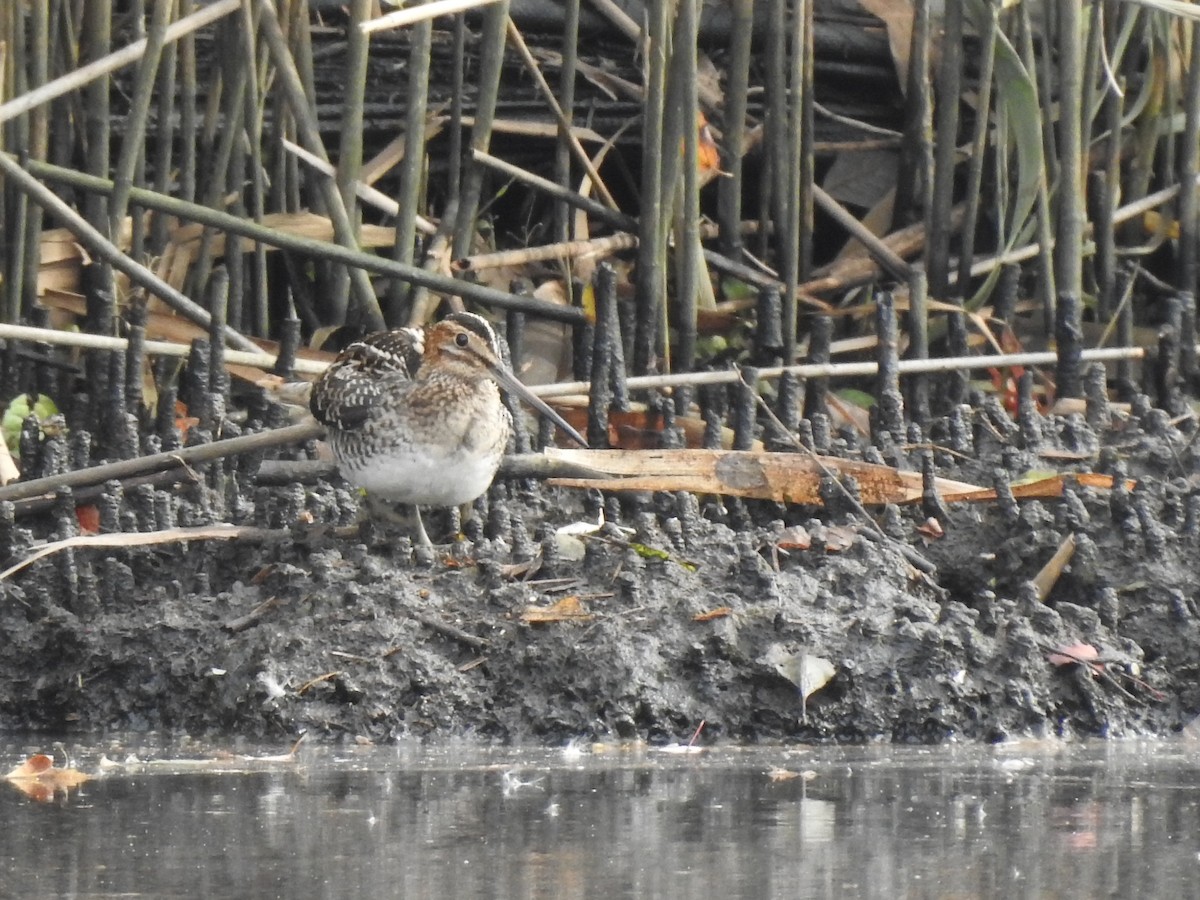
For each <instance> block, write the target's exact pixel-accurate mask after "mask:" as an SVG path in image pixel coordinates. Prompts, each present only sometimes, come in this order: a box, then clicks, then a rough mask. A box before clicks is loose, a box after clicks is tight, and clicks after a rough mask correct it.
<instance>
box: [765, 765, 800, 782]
mask: <svg viewBox="0 0 1200 900" xmlns="http://www.w3.org/2000/svg"><path fill="white" fill-rule="evenodd" d="M799 777H800V773H799V772H793V771H792V770H791V769H785V768H783V767H781V766H771V768H769V769H767V778H769V779H771V781H791V780H792V779H793V778H799Z"/></svg>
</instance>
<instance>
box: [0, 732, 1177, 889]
mask: <svg viewBox="0 0 1200 900" xmlns="http://www.w3.org/2000/svg"><path fill="white" fill-rule="evenodd" d="M126 748H127V749H133V750H138V749H141V751H142V753H143V754H145V755H158V756H164V755H169V751H166V750H163V749H162V748H156V749H152V750H148V749H147V748H146V747H144V746H143V747H141V748H139V747H138V745H137V744H134V743H130V744H128V745H126ZM32 749H36V748H31V747H29V746H27V745H24V744H21V743H16V742H12V741H0V754H3V755H2V756H0V768H3V770H7V769H8V768H9V767H10V766H11V765H14V764H15V762H16V761H17V760H19V759H20V758H22V757H23V756H24V755H25V754H27V753H29V752H31V750H32ZM42 749H45V748H42ZM263 752H266V753H273V752H278V748H271V749H267V750H264V751H263ZM97 757H98V751H97V752H96V753H93V754H91V755H88V754H87V753H84V754H83V755H82V756H81V759H80V760H78V761H77V765H78V766H79V767H80V768H82V769H84V770H86V771H95V769H96V761H97ZM60 761H61V759H60ZM251 768H253V767H251ZM779 769H783V770H787V771H790V772H796V773H801V772H803V773H806V774H805V776H804V777H796V778H791V779H790V780H781V779H779V778H778V776H779V775H780V774H781V773H780V772H779V771H777V770H779ZM773 770H776V771H775V772H774V774H775V775H776V776H777V777H775V778H772V777H771V776H770V775H769V774H768V773H771V772H772V771H773ZM530 782H532V783H530ZM0 861H2V864H3V866H4V871H3V879H2V881H0V897H2V898H5V900H7V898H60V897H61V898H96V900H98V898H116V897H121V898H126V897H137V898H141V897H146V898H177V897H180V898H181V897H188V898H191V897H204V898H271V897H278V898H288V900H304V898H326V897H329V898H334V897H337V898H342V897H350V898H362V900H365V898H372V900H373V898H388V897H412V898H425V897H429V898H475V897H502V898H555V900H557V898H565V900H570V898H584V897H603V898H613V897H687V898H701V897H721V898H725V897H788V898H792V897H796V898H826V897H833V898H842V897H846V898H853V897H867V898H874V897H878V898H888V900H899V898H956V900H957V898H991V897H997V898H999V897H1004V898H1012V897H1038V898H1041V897H1053V898H1060V897H1063V898H1065V897H1079V898H1089V900H1091V898H1101V897H1123V898H1124V897H1154V898H1174V897H1180V898H1183V897H1200V750H1197V748H1196V747H1195V745H1190V744H1185V743H1154V744H1151V743H1109V744H1095V745H1072V746H1064V745H1046V744H1027V745H1008V746H1004V747H950V748H930V749H916V748H895V747H872V748H861V747H860V748H811V749H808V748H796V747H774V748H763V747H758V748H753V749H718V750H709V751H707V752H705V753H703V754H700V755H688V756H682V755H670V754H664V753H658V752H653V751H648V750H645V749H643V750H642V751H640V752H616V751H611V752H605V753H595V754H592V753H588V754H584V755H581V756H572V755H568V754H564V753H563V752H561V751H551V750H541V749H537V750H529V749H525V750H521V749H511V748H506V749H502V750H497V749H482V748H479V747H474V746H455V747H453V748H445V749H429V748H424V747H414V746H407V747H387V748H365V749H361V750H360V749H353V750H347V749H335V748H328V747H325V748H322V747H305V748H303V749H302V750H301V752H300V756H299V760H298V761H297V762H295V763H284V764H280V765H278V766H275V767H271V768H270V770H268V771H263V770H261V769H260V770H259V771H240V772H234V771H230V772H213V771H195V772H181V771H179V770H178V769H176V770H174V771H171V770H170V769H169V768H167V769H166V770H164V771H144V770H143V771H141V772H135V773H124V774H114V775H109V776H107V777H104V778H100V779H97V780H93V781H90V782H88V783H87V784H85V785H83V786H82V787H81V788H79V789H77V790H75V791H72V792H71V793H70V795H69V796H68V797H66V798H65V799H64V798H63V797H61V796H60V797H58V798H57V799H56V800H55V801H54V802H52V803H38V802H35V801H33V800H31V799H29V798H27V797H26V796H24V795H23V794H21V793H20V792H18V791H17V790H15V789H13V788H11V787H9V786H8V785H3V784H0Z"/></svg>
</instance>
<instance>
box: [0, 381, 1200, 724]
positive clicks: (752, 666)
mask: <svg viewBox="0 0 1200 900" xmlns="http://www.w3.org/2000/svg"><path fill="white" fill-rule="evenodd" d="M956 416H957V419H956V418H951V419H944V420H940V421H938V422H935V423H934V425H933V427H932V428H931V435H932V438H933V440H934V442H935V443H936V444H937V445H939V446H940V447H942V448H943V449H938V450H936V451H929V450H921V449H916V450H910V451H907V452H905V451H901V450H894V451H893V452H892V455H891V456H890V457H889V458H888V461H889V462H893V461H898V462H899V463H901V464H902V465H903V466H906V467H909V468H913V469H917V470H919V469H920V468H921V466H922V464H923V463H927V462H933V463H934V464H935V467H936V469H937V473H938V474H939V475H943V476H947V477H953V478H959V479H962V480H967V481H972V482H974V483H977V484H985V485H988V486H993V485H997V486H999V487H1000V496H1001V499H999V500H996V501H991V502H986V503H974V504H956V505H954V506H952V507H950V508H949V509H940V510H939V508H938V504H937V502H936V501H935V500H934V499H933V498H929V499H928V500H927V501H926V503H925V504H924V505H922V504H916V505H914V506H911V507H903V508H900V507H890V508H885V509H882V510H878V509H877V510H873V513H874V514H875V518H876V521H877V522H878V523H879V525H880V528H881V530H882V531H883V532H884V535H885V537H886V539H885V540H882V541H881V540H878V539H877V538H871V537H869V536H868V535H866V534H864V533H862V532H861V531H856V530H855V528H856V522H858V521H860V519H859V517H858V516H857V515H856V514H855V513H853V512H852V511H849V510H844V509H839V508H838V504H837V503H836V502H834V501H831V505H830V506H829V507H828V508H825V509H817V508H802V507H796V506H792V507H786V508H785V507H782V506H780V505H778V504H772V503H767V502H742V501H736V500H734V501H727V502H725V503H719V502H717V501H716V500H715V499H714V498H697V497H695V496H693V495H689V494H678V495H675V494H665V495H664V494H659V495H624V496H622V497H620V498H618V497H616V496H610V497H608V498H605V499H602V498H601V497H600V495H599V494H598V493H596V492H590V493H589V492H583V491H572V490H566V489H558V488H549V487H545V486H543V485H540V484H533V483H530V482H525V481H511V480H510V481H506V482H497V484H496V485H494V486H493V488H492V491H491V494H490V496H489V497H488V498H487V500H486V502H481V505H480V510H479V515H478V517H477V519H476V521H475V522H469V523H468V524H467V526H466V529H465V530H466V532H467V535H468V536H469V537H468V539H467V540H464V541H460V542H458V543H457V544H455V545H453V546H450V547H444V548H439V551H438V553H437V554H436V555H434V556H433V557H430V556H428V555H425V554H421V553H416V554H414V553H413V552H412V547H411V544H410V542H409V541H408V540H407V539H406V538H404V537H403V536H402V534H401V533H400V532H398V531H396V530H395V529H394V528H393V527H388V528H383V527H380V526H375V525H367V526H365V527H363V528H361V529H357V530H356V529H355V528H354V527H353V523H354V522H355V519H356V516H357V509H356V507H357V500H356V498H355V496H354V495H353V494H352V493H351V492H350V491H349V490H348V489H347V487H346V486H345V485H344V484H342V483H341V482H340V481H338V480H337V479H336V478H335V479H334V480H333V481H332V483H331V482H329V481H325V480H321V481H317V482H316V483H313V484H309V485H300V484H292V485H288V486H285V487H263V486H258V485H256V482H255V478H256V472H257V461H255V460H250V459H242V460H240V461H236V462H235V461H224V462H219V463H213V464H209V465H208V466H207V467H206V468H202V469H200V470H198V471H197V472H196V474H197V476H198V477H199V479H200V481H199V482H197V483H193V484H191V485H185V486H174V487H172V486H167V487H157V488H156V487H151V486H145V485H144V486H141V487H137V488H131V489H129V490H121V489H120V487H119V486H117V485H115V484H114V485H110V486H109V487H108V489H107V490H106V492H105V494H104V496H102V497H101V498H100V500H99V501H97V506H98V507H99V510H100V519H101V523H102V526H103V527H105V529H106V530H111V531H139V530H140V531H149V530H153V529H155V528H163V527H170V526H173V525H201V524H207V523H211V522H235V523H245V524H248V525H255V526H259V527H261V528H264V529H267V531H265V532H264V534H267V535H268V536H269V537H270V538H271V539H269V540H259V539H247V540H240V541H230V542H215V541H214V542H194V543H189V544H176V545H163V546H155V547H147V548H133V549H119V550H91V549H76V550H67V551H64V552H60V553H58V554H55V555H53V556H50V557H47V558H45V559H43V560H40V561H38V562H36V563H34V564H33V565H31V566H30V567H28V568H26V569H24V570H22V571H21V572H18V573H16V574H13V575H11V576H9V577H8V578H7V579H6V580H4V581H3V582H2V583H0V590H2V591H3V601H2V603H0V634H3V639H4V645H5V652H4V653H3V655H2V656H0V727H3V728H6V729H29V728H33V729H47V730H55V731H61V730H64V729H68V730H83V731H95V730H100V729H107V728H120V729H135V730H136V729H163V730H168V731H183V732H189V733H214V732H220V733H236V734H242V735H247V736H253V737H263V738H269V739H276V738H285V737H290V736H294V735H296V734H297V733H298V732H300V731H303V730H308V731H309V732H311V733H314V734H315V735H319V736H323V737H326V738H332V739H359V738H362V739H371V740H376V741H386V740H390V739H395V738H398V737H400V736H412V735H418V736H428V737H431V738H440V737H448V736H455V735H472V736H476V737H481V738H484V739H496V740H513V741H518V740H521V741H524V740H533V741H562V740H566V739H569V738H572V737H578V736H595V737H606V738H613V737H617V736H619V737H621V738H643V739H648V740H651V741H668V740H678V739H686V738H687V737H688V736H689V735H691V734H692V733H693V732H694V731H695V730H696V728H697V726H698V725H699V724H700V723H701V722H702V721H703V722H704V723H705V728H704V732H703V735H704V739H705V740H713V739H732V740H739V741H747V740H751V741H752V740H756V739H766V738H783V739H790V740H837V741H862V740H874V739H884V740H894V741H920V742H936V741H945V740H951V739H959V738H961V739H977V740H998V739H1003V738H1006V737H1016V736H1023V735H1037V736H1044V735H1067V736H1073V735H1101V736H1116V735H1131V734H1160V735H1163V734H1170V733H1172V732H1175V731H1178V730H1179V729H1180V728H1181V727H1182V726H1183V725H1184V724H1186V723H1187V722H1188V721H1190V719H1191V718H1192V717H1193V716H1194V715H1195V713H1196V711H1197V710H1198V709H1200V680H1198V679H1197V670H1198V669H1200V633H1198V632H1200V618H1198V613H1197V607H1196V597H1195V584H1196V581H1195V572H1196V568H1197V560H1198V558H1200V495H1198V494H1197V490H1196V486H1195V483H1194V479H1193V478H1190V477H1186V476H1185V475H1184V474H1183V473H1191V472H1193V471H1195V469H1196V462H1197V459H1196V456H1197V452H1196V445H1195V444H1193V443H1191V442H1189V441H1188V439H1187V435H1185V434H1183V433H1181V432H1180V431H1179V430H1177V429H1176V427H1175V426H1174V425H1172V424H1170V423H1169V422H1168V420H1167V417H1166V414H1164V413H1162V412H1161V411H1158V410H1154V409H1151V408H1150V407H1149V404H1147V403H1140V404H1139V403H1135V404H1134V412H1133V413H1132V414H1128V415H1126V414H1122V413H1119V412H1106V415H1105V420H1106V421H1110V423H1111V424H1110V426H1109V427H1104V428H1101V429H1093V428H1092V427H1090V426H1089V425H1088V424H1087V422H1086V421H1085V420H1084V418H1083V417H1082V416H1078V415H1076V416H1072V417H1067V418H1063V417H1053V418H1052V417H1046V416H1040V415H1038V416H1035V417H1030V416H1028V415H1027V416H1024V417H1023V418H1022V419H1021V421H1020V422H1015V421H1013V420H1012V419H1009V418H1008V417H1007V416H1006V415H1005V414H1004V413H1003V411H1002V410H1000V409H999V407H998V406H997V405H996V404H994V403H993V404H991V405H990V406H988V405H986V404H985V405H984V406H983V407H981V408H980V409H979V410H978V411H977V412H975V413H969V411H968V410H967V408H966V407H961V408H960V409H959V411H958V412H957V413H956ZM249 427H250V428H251V429H252V428H253V427H255V425H254V423H251V424H250V426H249ZM49 440H56V438H50V439H49ZM829 450H830V451H831V452H833V453H835V454H839V453H840V454H843V455H847V456H851V457H856V458H861V457H863V456H864V455H865V456H866V457H867V458H868V459H869V458H873V457H877V452H876V451H874V450H870V449H869V448H868V449H867V450H866V451H865V452H864V451H863V449H862V448H860V447H858V446H855V445H854V442H850V443H848V442H847V441H846V440H844V439H837V440H835V441H834V442H833V445H832V446H831V447H830V448H829ZM1056 451H1057V452H1056ZM307 453H308V454H309V455H311V453H312V448H311V447H309V448H307ZM930 453H932V457H931V458H930V459H929V460H928V461H927V460H926V459H925V457H926V456H927V455H928V454H930ZM300 455H301V456H303V455H304V453H300ZM1064 455H1068V456H1075V457H1077V459H1076V460H1075V461H1073V462H1070V463H1064V462H1063V459H1062V457H1063V456H1064ZM1054 466H1057V467H1058V468H1059V469H1062V470H1071V469H1086V470H1089V471H1099V472H1106V473H1108V474H1110V475H1113V476H1115V480H1116V482H1117V484H1118V487H1117V489H1115V490H1111V491H1110V490H1100V489H1095V488H1091V487H1082V486H1079V485H1073V484H1070V483H1069V484H1068V486H1067V488H1066V493H1065V495H1064V497H1063V498H1062V499H1060V500H1052V501H1037V500H1033V501H1028V500H1021V501H1014V500H1012V499H1011V497H1008V491H1007V490H1006V488H1007V487H1008V486H1009V482H1010V480H1011V479H1016V478H1018V477H1021V476H1025V475H1027V473H1028V472H1030V471H1031V470H1047V469H1049V468H1052V467H1054ZM1126 476H1128V477H1129V478H1131V479H1136V481H1137V486H1136V488H1134V489H1133V490H1132V491H1130V490H1128V489H1126V488H1125V487H1124V486H1122V485H1123V480H1124V478H1125V477H1126ZM1006 498H1007V499H1006ZM601 505H602V506H603V510H604V512H605V514H606V516H607V524H606V525H605V527H604V528H603V529H602V530H601V532H600V534H599V535H597V536H595V537H592V538H590V539H588V540H587V542H586V553H585V555H584V557H583V558H582V559H579V560H569V559H566V558H564V557H563V553H562V549H561V547H560V545H559V543H558V542H557V541H556V539H555V538H554V531H555V529H556V528H557V527H558V526H561V525H564V524H567V523H569V522H574V521H585V520H586V521H596V519H597V516H598V515H599V513H600V510H601ZM6 506H7V505H6ZM73 510H74V501H72V500H71V498H70V493H69V492H61V495H60V497H59V500H58V503H57V505H56V506H55V507H54V508H52V509H50V510H48V511H44V512H41V513H36V514H31V515H24V516H18V517H17V518H16V519H15V520H14V519H11V518H7V516H0V519H6V518H7V521H0V539H2V543H3V544H4V545H5V546H4V547H2V548H0V549H3V550H4V552H5V554H6V556H7V558H9V559H10V560H17V559H21V558H23V557H24V556H26V555H28V554H29V553H30V552H31V550H32V549H33V548H34V547H35V545H36V542H38V541H42V540H46V539H52V538H56V537H57V538H61V537H65V536H69V535H70V534H71V533H72V532H74V531H76V530H77V529H78V525H77V520H76V518H75V516H74V514H73ZM0 511H2V512H6V513H7V515H8V516H11V515H12V513H13V510H12V508H11V507H8V508H7V509H5V510H0ZM929 515H935V516H937V517H938V518H939V521H940V524H941V526H942V528H943V530H944V532H945V534H944V537H941V538H940V539H936V540H927V539H926V538H925V537H923V536H922V534H921V533H920V532H919V531H918V530H917V529H918V526H921V525H922V523H924V522H925V520H926V518H927V517H928V516H929ZM454 524H455V523H453V522H451V521H448V519H447V518H445V517H443V518H439V517H437V516H434V517H432V521H431V522H430V525H431V533H432V534H434V535H437V534H438V533H439V530H440V532H441V533H443V534H445V533H447V531H449V530H451V529H453V528H454ZM795 526H801V527H803V528H804V529H805V530H806V531H807V533H808V535H809V537H810V539H811V546H810V547H809V548H808V549H799V548H797V547H796V546H795V543H796V540H795V538H796V532H793V531H789V532H786V533H785V532H784V529H785V528H793V527H795ZM1068 536H1074V541H1075V553H1074V556H1073V558H1072V559H1071V562H1070V563H1069V565H1068V566H1067V568H1066V570H1065V571H1064V572H1063V574H1062V575H1061V576H1060V577H1059V579H1058V581H1057V582H1056V583H1055V584H1054V586H1053V589H1052V590H1051V591H1050V593H1049V595H1048V596H1047V598H1046V602H1041V601H1039V599H1038V598H1037V593H1036V589H1035V588H1034V587H1033V586H1032V585H1031V584H1030V579H1032V578H1033V577H1034V576H1035V575H1036V574H1037V573H1038V571H1039V570H1040V569H1041V568H1042V567H1043V565H1044V564H1045V563H1046V562H1047V560H1048V559H1049V558H1050V557H1051V556H1052V555H1053V554H1054V552H1055V550H1056V549H1057V548H1058V547H1059V546H1060V544H1061V543H1062V541H1063V540H1064V539H1065V538H1067V537H1068ZM635 544H640V545H643V548H642V550H641V552H639V548H637V547H636V546H634V545H635ZM831 546H832V547H835V548H836V549H830V547H831ZM645 547H650V548H655V549H656V550H659V551H662V553H661V555H658V557H657V558H655V557H654V555H651V557H650V558H647V555H646V554H645V550H644V548H645ZM904 547H908V548H911V549H913V550H915V551H917V552H918V553H920V554H921V555H923V556H924V558H926V559H927V560H928V561H929V562H931V563H933V564H934V565H935V566H936V571H934V572H933V573H931V574H925V573H921V572H919V571H918V570H917V569H915V568H913V566H912V565H911V564H910V562H909V560H908V559H907V558H906V556H905V554H904V553H903V552H902V548H904ZM533 560H538V565H533V566H531V565H529V563H530V562H531V561H533ZM568 596H573V597H578V598H579V600H580V603H581V608H582V612H583V613H584V614H585V615H584V616H583V617H582V618H580V619H579V620H572V621H556V622H549V623H543V624H537V623H532V622H530V621H528V618H529V617H528V613H527V611H528V610H529V609H530V608H540V607H547V606H549V605H551V604H552V603H554V602H556V601H558V600H561V599H562V598H564V597H568ZM1081 643H1082V644H1087V645H1090V646H1091V647H1094V648H1095V649H1096V650H1097V651H1098V653H1099V661H1098V663H1097V664H1096V665H1094V666H1085V665H1082V664H1073V663H1067V664H1062V665H1054V664H1052V663H1051V662H1050V661H1049V654H1050V653H1052V652H1053V651H1054V650H1055V649H1056V648H1059V647H1063V646H1070V645H1076V644H1081ZM804 655H809V656H813V657H819V658H821V659H824V660H828V661H829V663H831V664H832V668H833V677H832V679H831V680H830V681H829V683H828V684H827V685H826V686H825V687H824V688H823V689H821V690H819V691H817V692H815V693H813V694H812V695H811V696H810V697H809V699H808V702H807V709H806V711H803V712H802V707H801V700H800V696H799V691H798V690H797V686H796V684H795V683H794V682H796V681H798V680H799V676H798V675H797V672H798V671H799V670H798V669H797V661H798V660H800V659H801V658H802V657H803V656H804ZM1059 662H1062V660H1059ZM781 673H782V674H781ZM789 673H790V675H791V680H789V679H788V677H785V676H786V675H788V674H789Z"/></svg>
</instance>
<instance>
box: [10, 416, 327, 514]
mask: <svg viewBox="0 0 1200 900" xmlns="http://www.w3.org/2000/svg"><path fill="white" fill-rule="evenodd" d="M324 431H325V429H324V428H322V427H321V426H320V425H319V424H317V423H316V422H304V423H301V424H300V425H288V426H286V427H284V428H276V429H274V430H272V431H262V432H259V433H258V434H247V435H242V436H241V437H235V438H227V439H225V440H222V441H213V442H212V443H210V444H199V445H197V446H195V447H186V448H184V449H182V450H171V451H168V452H165V453H154V454H151V455H150V456H139V457H136V458H134V459H123V460H119V461H118V462H112V463H105V464H103V465H99V466H90V467H88V468H86V469H76V470H75V471H73V472H67V473H65V474H63V475H52V476H49V477H47V478H35V479H33V480H32V481H21V482H17V483H16V484H10V485H7V486H5V487H0V502H3V501H5V500H9V501H16V500H27V499H29V498H30V497H40V496H41V495H43V494H53V493H54V492H55V491H57V490H58V489H59V488H63V487H70V488H76V487H85V486H88V485H93V484H102V483H104V482H105V481H108V480H109V479H112V478H116V479H121V478H129V477H130V476H134V475H146V474H149V473H151V472H158V471H161V470H163V469H171V468H174V467H175V466H188V465H191V464H192V463H203V462H211V461H212V460H214V459H221V458H222V457H226V456H234V455H236V454H239V453H255V452H258V451H260V450H266V449H269V448H271V447H280V446H283V445H286V444H298V443H302V442H304V441H308V440H313V439H314V438H318V437H320V436H321V435H322V434H323V433H324Z"/></svg>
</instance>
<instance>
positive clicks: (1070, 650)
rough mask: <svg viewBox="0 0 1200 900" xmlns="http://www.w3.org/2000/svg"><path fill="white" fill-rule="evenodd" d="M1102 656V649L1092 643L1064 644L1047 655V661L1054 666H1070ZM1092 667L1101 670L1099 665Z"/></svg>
mask: <svg viewBox="0 0 1200 900" xmlns="http://www.w3.org/2000/svg"><path fill="white" fill-rule="evenodd" d="M1099 658H1100V651H1099V650H1097V649H1096V648H1095V647H1093V646H1092V645H1091V644H1084V643H1082V642H1081V643H1078V644H1062V645H1061V646H1059V648H1058V649H1057V650H1055V651H1054V652H1053V653H1049V654H1047V655H1046V662H1048V663H1050V665H1052V666H1069V665H1071V664H1072V663H1080V664H1082V663H1087V662H1089V661H1091V660H1093V659H1099ZM1092 669H1093V670H1095V671H1099V667H1098V666H1095V665H1093V666H1092Z"/></svg>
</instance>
